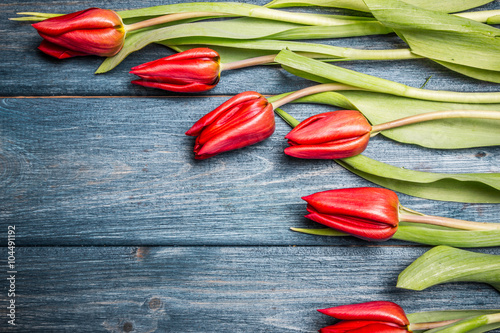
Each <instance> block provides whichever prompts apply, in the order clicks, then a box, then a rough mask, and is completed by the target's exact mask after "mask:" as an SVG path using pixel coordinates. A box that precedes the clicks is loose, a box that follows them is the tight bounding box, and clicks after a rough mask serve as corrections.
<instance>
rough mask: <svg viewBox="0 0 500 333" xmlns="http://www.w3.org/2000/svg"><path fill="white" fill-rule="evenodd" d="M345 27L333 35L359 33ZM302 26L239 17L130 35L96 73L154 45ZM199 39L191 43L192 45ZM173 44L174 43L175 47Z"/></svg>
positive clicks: (262, 34) (255, 35)
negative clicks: (117, 51) (116, 52)
mask: <svg viewBox="0 0 500 333" xmlns="http://www.w3.org/2000/svg"><path fill="white" fill-rule="evenodd" d="M363 24H367V25H370V24H371V22H370V21H361V22H359V25H363ZM347 27H348V28H343V26H342V25H340V26H337V27H331V30H332V36H333V35H334V34H335V33H336V31H338V33H339V35H342V36H343V37H345V36H347V34H349V32H352V33H353V34H355V35H356V34H357V33H358V32H356V31H354V30H352V29H351V28H350V27H351V26H350V25H348V26H347ZM300 28H301V25H300V24H296V23H290V22H280V21H273V20H263V19H259V18H248V17H247V18H238V19H230V20H225V21H220V22H219V21H217V22H195V23H189V24H176V25H172V26H167V27H162V28H155V29H147V30H142V31H137V32H133V33H131V34H129V35H128V36H127V38H126V39H125V44H124V46H123V48H122V49H121V51H120V52H119V53H118V54H116V55H115V56H113V57H109V58H106V59H105V60H104V62H103V63H102V64H101V66H100V67H99V68H98V70H97V73H105V72H107V71H109V70H111V69H113V68H114V67H116V66H117V65H118V64H120V62H122V61H123V59H125V58H126V57H127V56H128V55H129V54H131V53H133V52H135V51H138V50H140V49H142V48H144V47H145V46H147V45H149V44H151V43H158V42H162V43H163V44H167V45H170V44H169V42H168V41H171V40H174V41H175V40H182V39H185V38H192V37H197V38H223V39H226V40H228V39H229V40H234V41H238V40H239V41H248V40H255V39H263V38H268V37H269V36H272V35H275V34H278V33H280V32H283V33H285V32H286V31H297V30H295V29H300ZM195 41H196V40H191V41H189V42H188V43H190V44H192V43H193V42H195ZM172 45H174V44H172Z"/></svg>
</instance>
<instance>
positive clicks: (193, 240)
mask: <svg viewBox="0 0 500 333" xmlns="http://www.w3.org/2000/svg"><path fill="white" fill-rule="evenodd" d="M224 100H226V98H222V97H216V98H215V97H211V98H208V97H205V98H173V99H165V98H100V99H97V98H89V99H82V98H64V99H52V98H49V99H47V98H45V99H20V98H10V99H4V100H3V103H2V105H1V106H0V115H1V118H0V119H1V123H0V124H1V125H0V126H1V127H2V128H3V131H2V132H1V134H0V140H1V141H2V142H3V144H2V150H1V154H0V156H1V157H2V160H3V162H2V163H1V164H0V165H1V166H2V169H3V170H2V172H0V175H2V177H1V178H0V184H1V185H3V187H4V188H5V190H4V191H2V194H1V195H0V198H1V199H0V200H1V202H2V203H3V206H4V208H5V209H4V210H3V212H2V213H0V214H1V216H2V217H3V218H2V219H0V220H3V222H2V225H3V226H5V225H7V224H12V223H15V222H16V221H19V222H22V226H21V228H23V229H24V228H25V230H26V232H20V234H19V236H18V240H19V242H20V244H22V245H28V244H32V245H34V244H36V245H88V244H92V245H207V244H211V245H257V244H259V245H290V244H321V245H327V244H338V242H341V243H343V244H353V243H354V244H363V242H361V243H360V241H353V240H345V239H342V240H339V239H329V238H323V237H314V236H305V235H299V234H296V233H293V232H291V231H289V230H288V228H289V227H292V226H294V227H300V226H304V227H307V226H314V224H312V223H311V222H308V221H307V220H306V219H305V218H303V216H304V215H305V214H306V211H305V202H304V201H302V200H301V199H300V198H301V197H302V196H304V195H308V194H312V193H314V192H318V191H324V190H330V189H335V188H345V187H358V186H372V185H373V184H371V183H369V182H367V181H365V180H363V179H361V178H359V177H357V176H355V175H353V174H351V173H349V172H348V171H346V170H345V169H343V168H342V167H340V166H339V165H337V164H336V163H334V162H332V161H317V160H300V159H295V158H291V157H287V156H286V155H284V153H283V149H284V148H285V147H286V146H287V143H286V140H284V138H283V137H284V136H285V135H286V134H287V133H288V131H289V130H290V129H289V127H288V125H286V124H285V123H284V122H283V121H281V120H280V119H279V118H278V119H277V129H276V132H275V133H274V135H273V136H272V137H271V138H270V139H268V140H266V141H264V142H262V143H259V144H256V145H254V146H251V147H247V148H244V149H241V150H238V151H233V152H228V153H225V154H221V155H218V156H216V157H213V158H211V159H208V160H204V161H196V160H194V157H193V153H192V149H193V144H194V139H193V138H192V137H188V136H185V135H184V132H185V131H186V130H187V129H189V128H190V127H191V125H192V124H193V123H194V122H195V121H196V120H197V119H198V118H200V117H201V116H203V115H204V114H205V113H206V112H208V111H210V110H212V109H214V108H215V107H216V106H217V105H219V104H221V103H222V102H223V101H224ZM286 109H287V110H288V111H289V112H290V113H292V114H294V115H296V116H297V118H299V119H304V118H306V117H308V116H311V115H313V114H316V113H320V112H324V111H326V110H331V108H330V107H327V106H319V105H307V104H302V105H292V106H287V107H286ZM373 139H374V140H372V141H371V142H370V145H369V147H368V149H367V151H366V152H365V154H366V155H367V156H369V157H372V158H374V159H376V160H381V161H383V162H386V163H389V164H393V165H397V166H402V167H406V168H409V169H415V170H420V171H428V172H456V173H465V172H500V165H499V164H498V162H497V161H498V155H499V154H500V148H499V147H489V148H479V149H463V150H448V151H446V150H431V149H424V148H421V147H418V146H412V145H403V144H399V143H396V142H393V141H391V140H388V139H385V138H383V137H375V138H373ZM401 201H402V202H403V204H404V205H405V206H407V207H410V208H412V209H415V210H417V211H422V212H424V213H427V214H433V215H443V216H449V217H455V218H461V219H470V220H476V221H492V222H499V220H498V216H499V213H500V206H499V205H486V204H477V205H464V204H461V203H441V202H437V201H431V200H424V199H418V198H414V197H410V196H404V195H402V196H401ZM28 231H29V232H28Z"/></svg>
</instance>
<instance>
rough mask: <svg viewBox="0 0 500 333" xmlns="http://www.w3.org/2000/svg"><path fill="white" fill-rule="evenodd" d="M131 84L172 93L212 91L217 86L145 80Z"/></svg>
mask: <svg viewBox="0 0 500 333" xmlns="http://www.w3.org/2000/svg"><path fill="white" fill-rule="evenodd" d="M132 83H133V84H137V85H140V86H143V87H149V88H158V89H163V90H168V91H173V92H181V93H195V92H203V91H207V90H210V89H213V88H214V87H215V86H216V85H217V84H212V85H210V84H202V83H198V82H192V83H189V84H184V85H177V84H170V83H164V82H151V81H146V80H134V81H132Z"/></svg>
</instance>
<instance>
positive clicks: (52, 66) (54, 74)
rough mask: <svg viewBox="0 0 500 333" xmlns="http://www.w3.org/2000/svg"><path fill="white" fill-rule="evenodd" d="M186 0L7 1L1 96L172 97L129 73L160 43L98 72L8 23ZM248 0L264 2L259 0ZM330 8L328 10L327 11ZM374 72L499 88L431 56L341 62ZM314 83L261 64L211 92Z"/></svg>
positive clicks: (367, 43)
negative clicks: (26, 16) (52, 52)
mask: <svg viewBox="0 0 500 333" xmlns="http://www.w3.org/2000/svg"><path fill="white" fill-rule="evenodd" d="M175 2H181V1H158V0H156V1H154V0H150V1H146V2H142V1H141V2H140V4H139V3H137V2H134V1H106V2H105V3H102V4H99V3H96V2H92V1H81V2H80V1H79V2H78V4H75V3H74V2H69V3H61V2H59V1H48V2H44V3H43V5H41V3H38V2H32V1H21V2H15V3H7V4H5V5H4V6H3V7H2V11H0V22H2V31H3V33H2V34H1V35H0V45H3V47H2V59H5V60H4V61H3V62H2V66H0V82H1V86H2V90H1V91H0V96H61V95H71V96H75V95H76V96H111V95H112V96H173V95H176V94H175V93H169V92H165V91H163V90H157V89H151V88H144V87H139V86H135V85H132V84H131V83H130V81H131V80H133V79H135V78H136V77H135V76H134V75H132V74H128V72H129V70H130V68H131V67H133V66H136V65H139V64H142V63H144V62H147V61H151V60H154V59H158V58H161V57H164V56H166V55H169V54H172V51H171V50H169V49H167V48H165V47H162V46H158V45H150V46H148V47H146V48H145V49H143V50H141V51H139V52H136V53H133V54H132V55H130V56H129V57H128V58H127V59H125V61H124V62H123V63H121V64H120V65H119V66H118V67H117V68H115V69H114V70H113V71H111V72H108V73H106V74H100V75H95V74H93V73H94V72H95V70H96V69H97V68H98V67H99V65H100V63H101V62H102V59H101V58H99V57H77V58H71V59H65V60H57V59H54V58H51V57H49V56H47V55H44V54H43V53H42V52H40V51H38V50H37V49H36V48H37V46H38V45H39V43H40V41H41V38H40V37H39V36H38V34H37V33H36V31H35V30H34V29H33V28H32V27H31V26H30V24H29V22H15V21H8V20H7V19H8V18H9V17H16V16H17V15H15V13H16V12H22V11H43V12H63V13H67V12H72V11H76V10H82V9H85V8H88V7H92V6H101V7H105V8H110V9H117V10H120V9H131V8H140V7H143V6H144V7H146V6H150V5H151V6H152V5H159V4H167V3H175ZM246 2H247V3H255V4H260V5H262V4H264V3H266V1H262V0H255V1H246ZM498 8H500V2H498V1H494V2H493V3H491V4H489V5H487V6H483V7H482V8H481V9H484V10H486V9H498ZM324 10H325V9H323V11H324ZM316 42H320V43H324V44H330V45H336V46H341V47H353V48H361V49H391V48H401V47H406V45H405V44H404V43H403V42H402V41H401V40H400V39H399V38H398V37H397V36H395V35H394V34H392V35H385V36H370V37H359V38H341V39H335V40H320V41H316ZM339 65H340V66H345V67H346V68H349V69H354V70H357V71H360V72H363V73H367V74H370V75H376V76H380V77H383V78H387V79H390V80H394V81H398V82H401V83H404V84H408V85H410V86H414V87H420V86H422V85H423V84H424V83H425V82H426V80H427V79H428V78H429V77H432V78H431V80H430V81H429V82H428V84H427V86H426V87H427V88H428V89H448V90H456V91H496V90H498V85H497V84H490V83H484V82H480V81H477V80H473V79H470V78H467V77H464V76H462V75H459V74H456V73H453V72H451V71H449V70H447V69H445V68H443V67H441V66H440V65H437V64H435V63H433V62H432V61H429V60H425V59H423V60H407V61H393V62H390V61H388V62H370V61H357V62H350V63H340V64H339ZM310 84H311V83H310V82H308V81H306V80H302V79H299V78H296V77H294V78H293V79H291V76H290V75H287V74H286V73H285V72H284V71H283V70H280V69H278V68H277V67H268V66H258V67H256V68H251V69H243V70H238V71H229V72H226V73H223V75H222V79H221V82H220V84H219V85H218V86H217V87H216V88H215V89H214V90H212V91H210V92H208V93H206V94H208V95H221V94H228V95H233V94H236V93H239V92H241V91H244V90H258V91H259V92H261V93H263V94H278V93H284V92H287V91H292V90H296V89H300V88H304V87H306V86H308V85H310Z"/></svg>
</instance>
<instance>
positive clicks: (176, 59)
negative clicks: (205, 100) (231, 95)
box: [130, 48, 221, 93]
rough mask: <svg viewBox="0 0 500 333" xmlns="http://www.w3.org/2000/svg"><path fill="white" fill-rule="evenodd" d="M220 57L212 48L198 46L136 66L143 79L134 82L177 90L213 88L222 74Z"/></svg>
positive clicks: (194, 90) (133, 69) (133, 72)
mask: <svg viewBox="0 0 500 333" xmlns="http://www.w3.org/2000/svg"><path fill="white" fill-rule="evenodd" d="M220 72H221V70H220V57H219V54H218V53H217V52H215V51H214V50H211V49H208V48H196V49H191V50H187V51H184V52H180V53H177V54H173V55H171V56H168V57H165V58H161V59H158V60H154V61H150V62H147V63H145V64H142V65H139V66H136V67H133V68H132V70H131V71H130V73H132V74H135V75H138V76H139V77H141V80H134V81H132V83H134V84H138V85H141V86H144V87H152V88H159V89H163V90H168V91H175V92H191V93H192V92H201V91H207V90H210V89H212V88H213V87H215V86H216V85H217V83H218V82H219V78H220Z"/></svg>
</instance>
